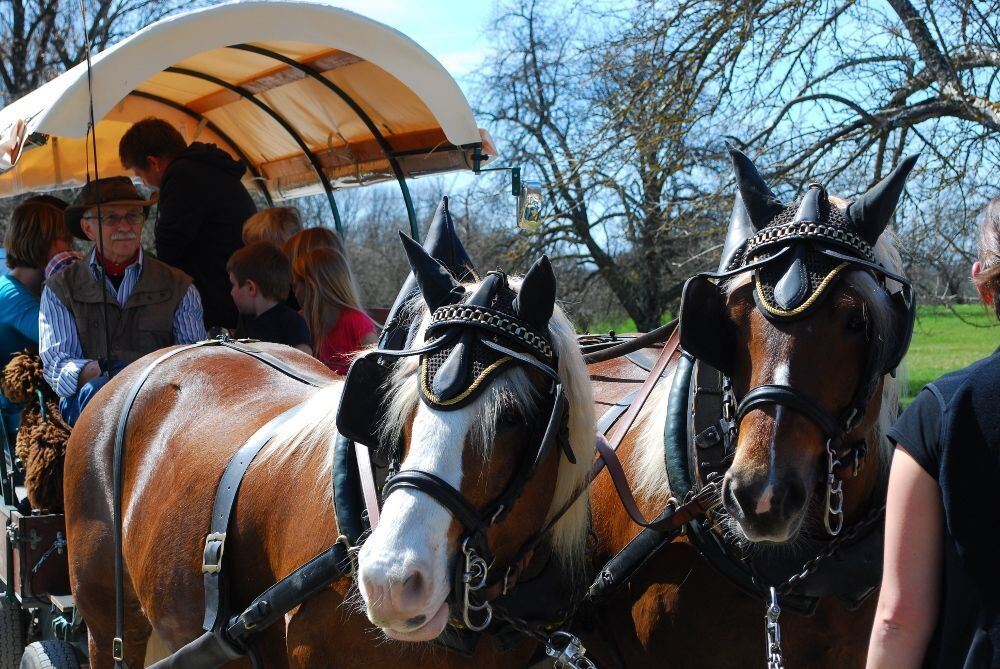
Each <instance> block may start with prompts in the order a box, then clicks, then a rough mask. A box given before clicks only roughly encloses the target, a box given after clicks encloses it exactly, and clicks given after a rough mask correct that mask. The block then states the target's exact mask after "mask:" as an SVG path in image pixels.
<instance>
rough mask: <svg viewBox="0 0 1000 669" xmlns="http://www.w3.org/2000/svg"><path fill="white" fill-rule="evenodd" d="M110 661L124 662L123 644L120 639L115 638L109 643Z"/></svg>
mask: <svg viewBox="0 0 1000 669" xmlns="http://www.w3.org/2000/svg"><path fill="white" fill-rule="evenodd" d="M111 659H112V660H114V661H115V662H124V661H125V642H124V641H122V639H121V637H117V636H116V637H115V638H114V639H113V640H112V641H111Z"/></svg>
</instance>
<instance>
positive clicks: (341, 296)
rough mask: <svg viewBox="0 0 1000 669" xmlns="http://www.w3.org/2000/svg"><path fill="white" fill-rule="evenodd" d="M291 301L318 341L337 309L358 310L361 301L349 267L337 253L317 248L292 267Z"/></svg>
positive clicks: (303, 255)
mask: <svg viewBox="0 0 1000 669" xmlns="http://www.w3.org/2000/svg"><path fill="white" fill-rule="evenodd" d="M292 276H293V277H294V279H295V297H296V298H297V299H298V300H299V304H301V305H302V315H303V316H305V319H306V323H307V324H308V325H309V330H310V331H311V332H312V333H313V335H314V336H315V337H322V336H323V335H324V334H325V333H326V331H327V330H328V329H329V328H330V327H331V326H332V325H333V320H334V319H335V317H336V314H338V313H339V312H340V310H341V309H361V297H360V295H359V291H358V287H357V284H356V283H355V282H354V276H353V274H352V273H351V267H350V265H349V264H348V263H347V259H346V258H345V257H344V256H343V254H341V253H340V252H339V251H336V250H334V249H332V248H327V247H320V248H316V249H313V250H312V251H308V252H306V253H304V254H302V255H300V256H299V257H298V258H296V259H295V261H294V262H293V263H292Z"/></svg>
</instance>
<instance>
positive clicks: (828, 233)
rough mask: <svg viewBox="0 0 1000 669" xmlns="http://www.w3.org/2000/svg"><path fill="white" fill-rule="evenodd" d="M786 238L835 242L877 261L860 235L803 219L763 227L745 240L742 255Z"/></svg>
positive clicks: (845, 229)
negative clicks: (745, 247) (748, 239)
mask: <svg viewBox="0 0 1000 669" xmlns="http://www.w3.org/2000/svg"><path fill="white" fill-rule="evenodd" d="M788 239H817V240H822V241H828V242H829V241H833V242H837V243H839V244H842V245H845V246H848V247H849V248H851V249H853V250H854V251H855V252H857V253H858V254H860V255H861V257H862V258H864V259H865V260H867V261H868V262H872V263H874V262H877V261H876V259H875V254H874V253H873V252H872V247H871V246H870V245H869V244H868V242H866V241H865V240H864V239H863V238H862V237H861V236H860V235H857V234H855V233H854V232H851V231H850V230H848V229H847V228H844V227H841V226H839V225H825V224H823V223H808V222H805V221H798V222H792V223H785V224H784V225H776V226H774V227H768V228H764V229H763V230H761V231H760V232H758V233H757V234H755V235H754V236H753V237H751V238H750V241H749V242H747V249H746V252H745V253H744V257H746V258H749V257H751V256H752V255H753V253H754V251H756V250H758V249H760V248H762V247H764V246H770V245H771V244H775V243H777V242H782V241H785V240H788Z"/></svg>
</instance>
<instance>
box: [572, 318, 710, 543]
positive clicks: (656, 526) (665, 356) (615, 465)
mask: <svg viewBox="0 0 1000 669" xmlns="http://www.w3.org/2000/svg"><path fill="white" fill-rule="evenodd" d="M679 343H680V329H679V328H678V329H675V330H674V331H673V333H671V335H670V337H669V338H668V339H667V341H666V342H665V343H664V344H663V348H662V349H661V350H660V355H659V357H658V358H657V359H656V363H655V364H654V365H653V369H652V371H650V373H649V376H647V377H646V380H645V381H643V383H642V386H640V387H639V391H638V392H637V394H636V397H635V400H634V401H633V402H632V404H631V405H630V406H629V408H628V410H627V411H626V412H625V415H624V416H622V418H621V420H619V421H618V422H617V423H616V424H615V429H614V431H613V432H612V433H611V438H610V439H608V440H605V438H604V436H603V435H598V436H597V443H596V446H597V451H598V454H599V456H600V457H599V458H598V459H597V460H596V461H595V462H594V468H593V470H592V472H591V476H590V479H591V480H594V479H596V478H597V476H598V475H599V474H600V473H601V471H602V470H603V469H605V468H607V470H608V475H609V476H610V477H611V482H612V483H613V484H614V486H615V490H616V491H617V492H618V497H619V498H620V499H621V501H622V506H624V507H625V510H626V511H627V512H628V515H629V516H630V517H631V518H632V520H633V521H634V522H635V523H636V524H638V525H641V526H642V527H647V528H650V529H652V530H656V531H661V532H664V531H670V530H671V529H674V528H679V527H681V526H682V525H683V524H684V523H686V522H687V521H688V520H690V519H691V518H694V517H695V516H696V515H697V514H698V513H699V511H698V510H697V508H696V506H697V505H695V506H692V507H690V508H686V507H687V505H684V507H681V508H678V509H677V513H674V514H671V515H670V516H668V517H666V518H661V519H659V520H654V521H653V522H649V521H647V520H646V519H645V518H644V517H643V515H642V512H641V511H640V510H639V505H638V504H637V503H636V501H635V496H633V495H632V490H631V488H630V487H629V483H628V477H627V476H626V475H625V470H624V468H623V467H622V464H621V462H620V461H619V460H618V455H617V450H618V447H619V446H620V445H621V443H622V441H623V440H624V439H625V435H626V434H628V431H629V430H630V429H631V427H632V424H633V423H635V419H636V418H637V417H638V416H639V412H640V411H641V410H642V407H643V406H644V405H645V404H646V400H648V399H649V395H650V393H652V392H653V387H654V386H655V385H656V382H657V381H659V380H660V377H661V376H662V375H663V372H664V370H665V369H666V368H667V364H668V363H669V362H670V359H671V358H672V357H673V355H674V353H675V352H676V351H677V347H678V345H679ZM682 509H683V513H681V510H682ZM688 514H691V518H687V520H680V519H679V518H678V516H683V517H686V516H687V515H688ZM675 519H676V520H675Z"/></svg>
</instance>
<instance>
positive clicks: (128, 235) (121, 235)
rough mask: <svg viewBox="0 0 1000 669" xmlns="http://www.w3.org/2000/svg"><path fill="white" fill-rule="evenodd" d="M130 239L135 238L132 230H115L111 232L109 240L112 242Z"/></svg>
mask: <svg viewBox="0 0 1000 669" xmlns="http://www.w3.org/2000/svg"><path fill="white" fill-rule="evenodd" d="M130 239H135V233H134V232H115V233H112V235H111V241H113V242H119V241H125V240H130Z"/></svg>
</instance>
